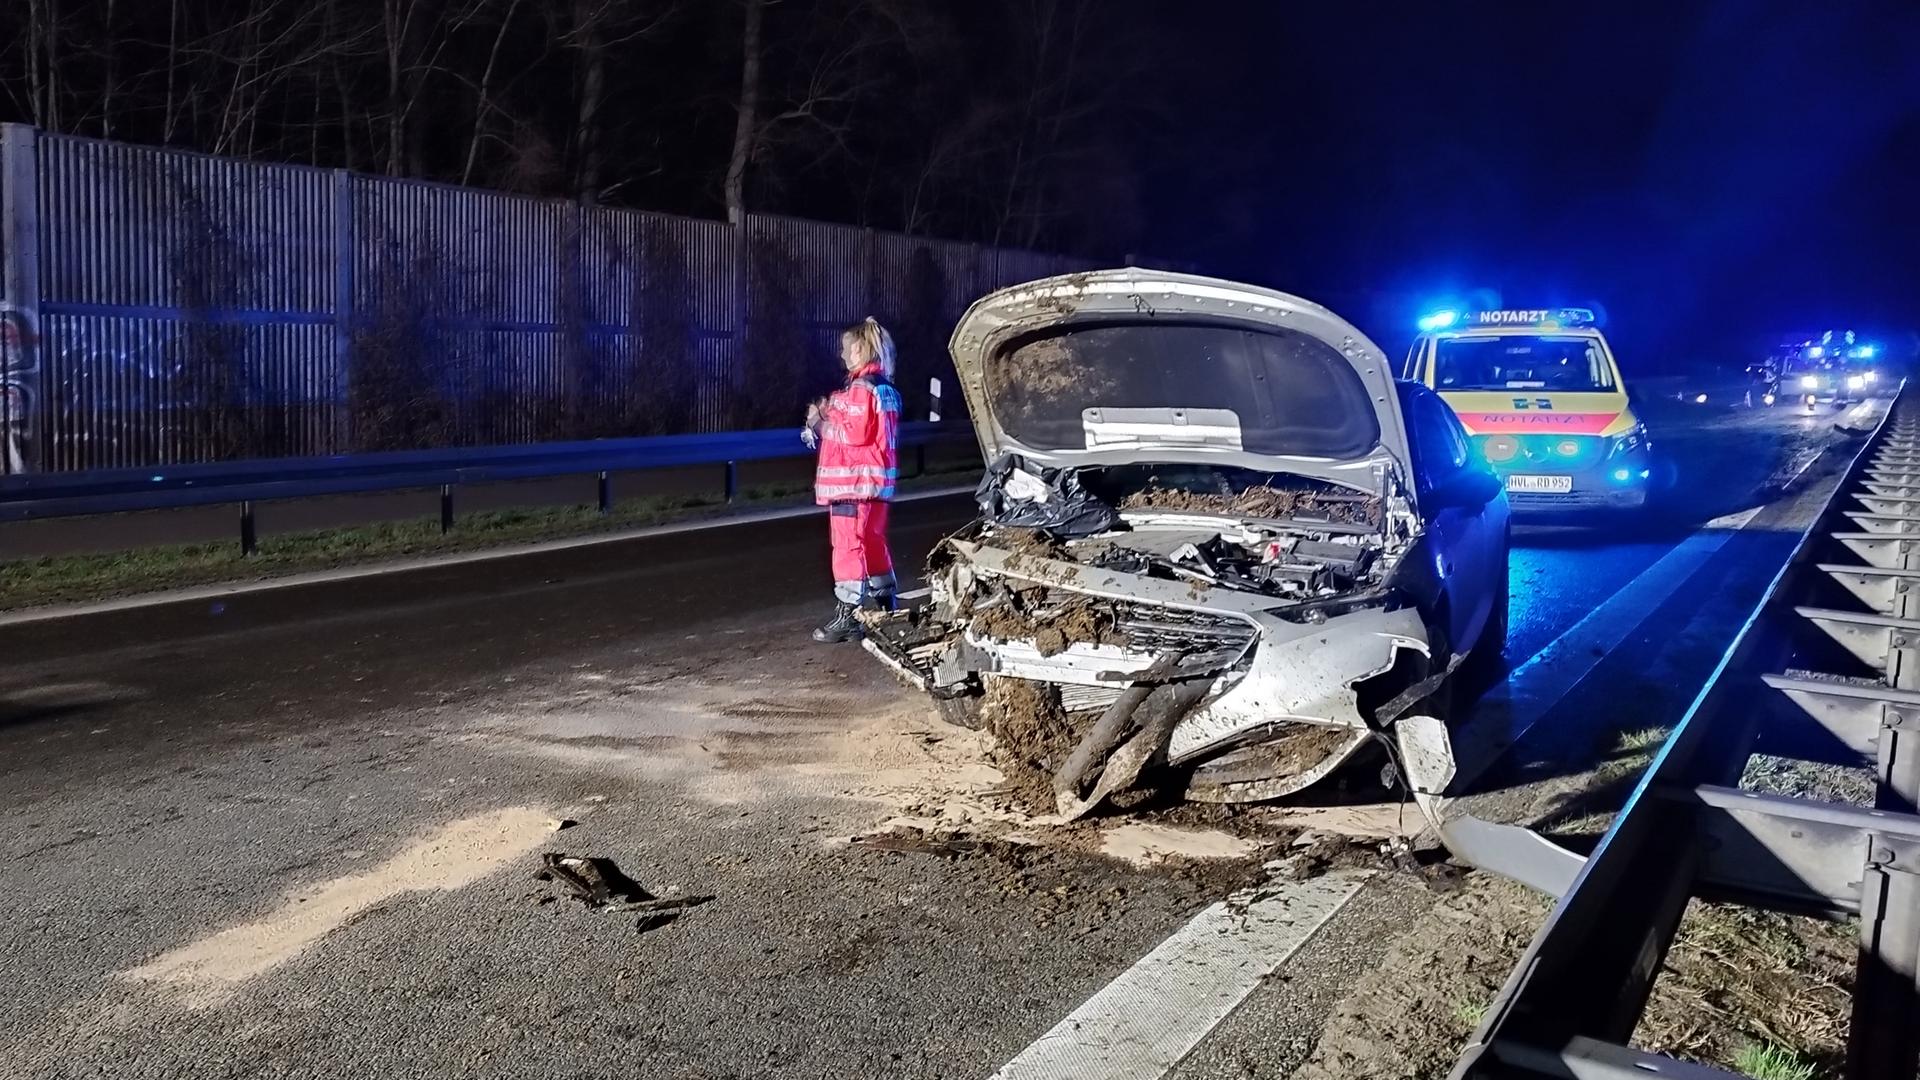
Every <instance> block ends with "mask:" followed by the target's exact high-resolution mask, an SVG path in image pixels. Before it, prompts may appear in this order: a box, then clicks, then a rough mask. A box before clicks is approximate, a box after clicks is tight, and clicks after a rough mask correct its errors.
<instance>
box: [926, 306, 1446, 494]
mask: <svg viewBox="0 0 1920 1080" xmlns="http://www.w3.org/2000/svg"><path fill="white" fill-rule="evenodd" d="M949 349H950V351H951V352H952V354H953V362H954V367H955V370H956V371H957V373H958V374H959V377H960V384H961V388H962V390H963V392H964V393H965V394H966V397H967V406H968V409H969V410H970V412H971V414H972V416H973V421H974V427H975V429H976V430H977V431H978V433H979V437H980V446H981V449H982V451H983V452H984V453H985V455H986V458H987V460H989V461H992V460H995V459H996V458H998V457H1000V456H1001V455H1002V454H1006V453H1016V454H1019V455H1021V456H1022V457H1024V458H1025V459H1027V460H1028V461H1030V462H1035V463H1039V464H1043V465H1052V466H1067V467H1079V466H1102V465H1128V464H1136V463H1143V462H1182V463H1193V464H1215V465H1229V466H1238V467H1242V468H1249V469H1257V470H1262V471H1267V472H1286V473H1292V474H1294V475H1299V476H1307V477H1313V478H1315V479H1320V480H1327V481H1330V482H1333V483H1338V484H1343V485H1346V486H1349V487H1353V488H1356V489H1358V490H1362V491H1378V490H1379V473H1380V472H1381V471H1383V470H1385V469H1387V468H1389V467H1392V468H1395V469H1397V470H1398V471H1399V472H1400V474H1401V475H1402V476H1405V475H1406V467H1407V462H1408V459H1409V454H1408V451H1407V441H1408V440H1407V433H1406V429H1405V426H1404V423H1403V421H1402V419H1401V415H1400V410H1399V405H1398V399H1397V397H1396V396H1395V392H1394V386H1393V377H1392V374H1391V367H1390V365H1389V364H1388V362H1387V358H1386V356H1385V355H1384V354H1383V353H1381V351H1380V349H1379V347H1378V346H1376V345H1374V343H1373V342H1371V341H1369V340H1367V337H1366V335H1364V334H1362V333H1361V332H1360V331H1359V330H1358V329H1356V328H1354V327H1353V326H1352V325H1351V324H1350V323H1348V322H1347V321H1346V320H1344V319H1342V318H1340V317H1339V316H1337V315H1335V314H1334V313H1333V312H1331V311H1328V310H1327V309H1326V308H1323V307H1321V306H1320V305H1318V304H1315V303H1312V302H1310V301H1307V300H1302V299H1300V298H1299V297H1296V296H1289V295H1287V294H1286V293H1281V292H1275V291H1272V290H1270V289H1261V288H1257V287H1254V286H1251V285H1241V284H1236V283H1234V282H1230V281H1219V280H1215V279H1212V278H1203V277H1196V276H1193V275H1190V274H1173V273H1165V272H1160V271H1153V270H1140V269H1122V270H1102V271H1095V272H1091V273H1081V274H1069V275H1066V276H1063V277H1055V278H1046V279H1043V280H1040V281H1035V282H1029V283H1027V284H1024V285H1018V286H1015V287H1013V288H1009V289H1002V290H1001V291H999V292H996V293H992V294H990V295H988V296H986V297H984V298H982V299H980V300H979V301H977V302H975V303H974V304H973V306H972V307H971V308H969V309H968V310H967V313H966V315H965V316H963V317H962V318H961V320H960V324H959V326H958V327H956V328H955V330H954V334H953V339H952V341H951V342H950V344H949Z"/></svg>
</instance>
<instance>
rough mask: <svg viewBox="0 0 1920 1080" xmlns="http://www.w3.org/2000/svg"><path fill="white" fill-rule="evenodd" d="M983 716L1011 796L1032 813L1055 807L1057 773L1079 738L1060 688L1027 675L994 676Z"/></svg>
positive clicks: (985, 701) (984, 704) (995, 759)
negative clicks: (1061, 702) (1059, 692)
mask: <svg viewBox="0 0 1920 1080" xmlns="http://www.w3.org/2000/svg"><path fill="white" fill-rule="evenodd" d="M980 717H981V720H982V722H983V724H984V725H985V727H986V729H987V731H988V732H989V733H991V734H992V735H993V738H994V748H993V753H992V757H993V763H994V765H995V766H997V767H998V768H999V769H1000V771H1001V772H1002V773H1004V774H1006V777H1007V787H1008V794H1009V796H1010V797H1011V798H1012V799H1013V800H1014V802H1015V803H1017V804H1018V805H1020V806H1021V807H1022V808H1023V809H1025V810H1026V811H1028V812H1029V813H1036V814H1044V813H1049V812H1051V811H1052V810H1053V806H1054V795H1053V774H1054V772H1055V770H1057V769H1058V768H1059V767H1060V765H1061V763H1062V762H1064V761H1065V760H1066V758H1067V755H1068V754H1069V753H1071V752H1072V751H1073V747H1074V744H1075V743H1076V742H1077V741H1078V740H1079V736H1078V734H1077V733H1076V732H1075V731H1074V728H1073V724H1072V722H1071V721H1070V720H1069V718H1068V716H1067V713H1066V710H1065V709H1062V708H1061V707H1060V697H1059V694H1058V692H1057V691H1056V690H1055V689H1054V688H1053V687H1051V686H1047V685H1045V684H1042V683H1036V682H1032V681H1030V680H1027V679H1012V678H1006V677H1000V676H993V677H989V678H988V679H987V684H986V695H985V699H984V700H983V701H982V702H981V705H980Z"/></svg>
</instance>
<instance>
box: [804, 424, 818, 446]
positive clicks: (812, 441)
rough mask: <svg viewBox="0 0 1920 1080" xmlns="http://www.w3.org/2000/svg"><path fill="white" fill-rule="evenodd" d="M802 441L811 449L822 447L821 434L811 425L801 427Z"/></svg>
mask: <svg viewBox="0 0 1920 1080" xmlns="http://www.w3.org/2000/svg"><path fill="white" fill-rule="evenodd" d="M800 441H801V442H803V443H806V444H807V449H809V450H817V449H819V447H820V436H819V435H817V434H815V433H814V430H813V429H812V428H810V427H809V428H801V429H800Z"/></svg>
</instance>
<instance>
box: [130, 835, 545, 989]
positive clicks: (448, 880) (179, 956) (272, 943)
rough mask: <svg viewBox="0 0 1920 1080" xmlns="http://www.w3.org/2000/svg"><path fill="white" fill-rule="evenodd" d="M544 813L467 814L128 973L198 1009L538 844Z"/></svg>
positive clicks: (483, 873)
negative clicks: (411, 897) (396, 905)
mask: <svg viewBox="0 0 1920 1080" xmlns="http://www.w3.org/2000/svg"><path fill="white" fill-rule="evenodd" d="M549 820H550V815H549V814H548V812H547V811H545V810H537V809H533V808H531V807H525V806H516V807H508V808H506V809H502V810H496V811H494V812H492V813H488V814H480V815H477V816H474V817H468V818H462V819H460V820H458V821H453V822H449V823H447V824H446V825H443V826H441V827H440V828H439V829H436V830H435V831H433V832H431V833H428V834H426V835H424V836H421V837H418V838H416V839H415V840H414V841H413V842H412V843H410V844H408V845H407V846H406V847H404V848H402V849H400V850H399V851H397V852H395V853H394V854H393V856H392V857H390V858H388V859H387V860H386V861H385V862H382V863H381V864H379V865H378V866H375V867H373V868H372V869H369V870H366V871H364V872H362V873H358V874H349V875H346V876H344V877H338V878H334V879H333V880H331V881H324V882H320V883H319V884H316V885H313V886H310V887H307V888H304V889H301V890H299V891H298V892H295V893H292V894H290V895H289V896H288V897H287V899H286V901H285V902H284V903H283V904H281V906H280V907H279V908H277V909H275V910H274V911H272V912H269V913H268V914H266V915H263V916H261V917H260V918H258V919H255V920H253V921H252V922H246V923H241V924H240V925H238V926H234V927H230V928H228V929H226V930H221V931H219V932H218V933H215V934H212V935H210V936H208V937H204V938H201V939H200V940H198V941H194V942H189V943H188V944H186V945H182V946H180V947H179V948H177V949H174V950H173V951H171V952H168V953H165V954H162V955H161V956H159V957H156V958H155V959H153V960H151V961H149V962H148V963H145V964H142V965H141V966H139V967H136V968H134V969H132V970H131V971H128V972H125V973H124V974H125V977H126V978H129V979H137V980H143V981H151V982H160V983H170V984H175V985H178V986H180V987H181V988H182V990H183V992H184V993H185V995H186V1000H187V1003H188V1004H189V1005H191V1006H193V1007H196V1008H200V1007H207V1006H212V1005H217V1004H219V1003H221V1002H223V1001H225V1000H227V998H229V997H231V996H232V995H233V993H235V992H236V991H237V990H238V988H239V986H240V985H241V984H242V983H244V982H246V981H248V980H249V979H253V978H255V977H257V976H260V975H264V974H266V973H267V972H269V971H272V970H273V969H274V968H276V967H279V966H280V965H281V964H283V963H286V962H287V961H289V960H292V959H293V958H294V957H296V956H299V955H300V954H301V953H303V952H305V951H306V950H307V949H309V948H311V947H312V946H314V945H315V944H317V943H319V942H320V940H321V939H323V938H325V937H326V936H327V935H328V934H330V933H332V932H333V931H335V930H338V929H340V928H341V927H343V926H345V925H347V924H348V923H350V922H352V921H353V920H355V919H357V918H359V917H360V916H361V915H363V914H365V913H366V912H368V911H370V910H372V909H373V908H375V907H377V906H379V905H381V904H383V903H386V902H387V901H389V900H391V899H393V898H394V897H396V896H399V895H401V894H402V893H408V892H420V891H425V890H429V889H458V888H461V887H464V886H466V885H470V884H472V883H473V882H475V881H478V880H480V879H481V878H483V877H485V876H487V875H488V874H491V873H493V872H494V871H495V870H497V869H499V868H500V867H501V866H503V865H505V864H506V863H508V862H509V861H511V860H513V859H515V858H518V857H519V856H521V855H522V854H524V853H526V852H529V851H532V850H534V849H535V848H538V847H539V846H540V845H541V844H543V843H545V842H546V841H547V839H548V837H550V836H551V835H552V828H551V827H550V826H549V825H548V824H547V822H548V821H549Z"/></svg>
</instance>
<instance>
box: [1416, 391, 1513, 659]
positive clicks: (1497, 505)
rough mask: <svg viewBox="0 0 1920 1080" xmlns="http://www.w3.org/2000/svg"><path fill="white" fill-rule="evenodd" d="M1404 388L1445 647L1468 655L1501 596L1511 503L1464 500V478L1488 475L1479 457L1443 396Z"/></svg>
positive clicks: (1497, 499) (1501, 499) (1498, 497)
mask: <svg viewBox="0 0 1920 1080" xmlns="http://www.w3.org/2000/svg"><path fill="white" fill-rule="evenodd" d="M1402 385H1403V386H1404V387H1405V390H1404V398H1403V400H1404V401H1405V402H1406V405H1407V422H1408V426H1409V427H1410V428H1411V429H1412V431H1413V440H1412V441H1413V450H1414V455H1415V460H1416V465H1415V473H1416V479H1415V484H1416V493H1417V495H1418V498H1419V502H1420V510H1421V514H1422V516H1424V517H1425V518H1426V527H1427V533H1428V537H1429V542H1430V543H1431V544H1432V545H1433V551H1434V558H1435V561H1436V567H1437V569H1438V571H1439V574H1440V580H1441V591H1442V595H1444V596H1445V597H1446V601H1447V623H1448V625H1447V639H1448V642H1449V643H1450V647H1451V648H1452V649H1453V651H1455V652H1466V651H1469V650H1471V649H1472V648H1473V647H1474V645H1475V644H1476V643H1478V642H1479V640H1480V635H1481V633H1482V632H1483V631H1484V630H1485V629H1486V627H1487V622H1488V619H1489V618H1490V617H1491V616H1492V614H1493V604H1494V603H1495V601H1496V600H1497V599H1498V598H1499V596H1500V595H1501V588H1500V586H1501V584H1502V578H1503V577H1504V576H1505V575H1506V572H1507V566H1506V555H1505V551H1506V538H1507V500H1506V496H1505V495H1504V494H1500V493H1499V492H1498V489H1497V488H1493V489H1492V490H1493V491H1494V495H1493V497H1492V498H1491V499H1487V500H1485V501H1481V500H1479V499H1470V498H1461V497H1460V491H1459V489H1460V484H1459V483H1458V480H1459V478H1460V476H1461V474H1463V473H1466V472H1469V471H1472V472H1482V473H1487V474H1489V475H1491V470H1489V469H1488V468H1487V467H1486V465H1485V464H1484V463H1482V462H1481V461H1479V459H1478V458H1477V457H1475V456H1474V454H1473V450H1472V444H1471V443H1470V442H1469V441H1468V439H1467V433H1466V430H1465V429H1464V428H1462V427H1461V426H1460V420H1459V418H1458V417H1456V416H1454V414H1453V409H1452V408H1451V407H1450V406H1448V405H1447V403H1446V402H1445V401H1443V400H1441V398H1440V395H1438V394H1436V393H1434V392H1433V391H1432V390H1429V389H1427V388H1426V387H1425V386H1421V385H1419V384H1402Z"/></svg>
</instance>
